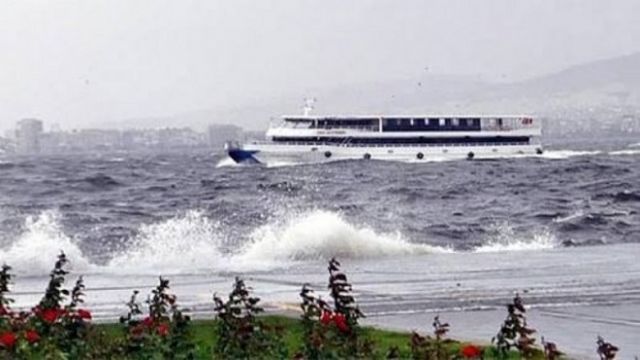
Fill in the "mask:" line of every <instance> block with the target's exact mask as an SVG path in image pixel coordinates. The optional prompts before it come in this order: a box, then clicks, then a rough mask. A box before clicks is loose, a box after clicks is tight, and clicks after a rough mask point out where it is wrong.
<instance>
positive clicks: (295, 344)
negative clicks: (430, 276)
mask: <svg viewBox="0 0 640 360" xmlns="http://www.w3.org/2000/svg"><path fill="white" fill-rule="evenodd" d="M262 319H263V320H264V322H265V323H266V324H267V325H270V326H282V327H283V328H285V329H286V331H285V334H284V339H283V340H284V343H285V344H286V346H287V348H288V350H289V356H290V357H293V355H294V354H296V353H297V352H298V351H299V350H300V348H301V345H302V325H301V322H300V321H299V320H298V319H296V318H291V317H285V316H273V315H271V316H264V317H262ZM215 327H216V321H215V320H194V321H192V322H191V325H190V329H191V330H190V331H191V336H192V339H193V341H194V343H195V344H196V345H197V348H198V359H212V355H211V354H212V349H213V346H214V344H215V335H214V334H215ZM97 328H98V330H99V331H100V332H103V333H104V334H106V335H107V336H108V337H122V336H123V334H124V332H123V330H122V325H120V324H114V323H108V324H98V325H97ZM363 332H364V334H365V335H366V336H367V337H368V338H369V339H371V340H372V341H373V343H374V344H375V349H377V353H378V354H377V355H378V356H377V357H379V358H380V359H384V358H385V355H386V353H387V351H388V349H389V348H391V347H394V346H395V347H398V348H399V350H400V356H401V358H403V359H405V358H410V357H411V349H410V344H411V333H406V332H398V331H390V330H382V329H377V328H373V327H364V328H363ZM422 335H424V334H422ZM463 345H465V343H461V342H459V341H454V340H446V342H445V347H446V349H447V353H449V354H458V353H459V349H460V348H461V347H462V346H463ZM257 358H259V356H257ZM485 359H492V357H490V356H489V357H487V356H485ZM509 359H520V356H519V355H518V353H516V352H512V353H510V354H509ZM533 359H536V360H537V359H544V356H543V354H542V352H541V351H538V352H537V353H536V354H535V356H534V358H533Z"/></svg>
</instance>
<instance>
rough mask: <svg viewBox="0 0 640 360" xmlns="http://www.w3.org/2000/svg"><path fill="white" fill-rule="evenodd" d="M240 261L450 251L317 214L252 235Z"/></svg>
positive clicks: (267, 226)
mask: <svg viewBox="0 0 640 360" xmlns="http://www.w3.org/2000/svg"><path fill="white" fill-rule="evenodd" d="M251 239H252V241H250V242H249V243H247V244H246V245H245V246H243V248H242V250H241V251H240V253H239V255H238V257H239V258H240V259H245V260H248V261H260V260H261V259H271V260H307V259H329V258H331V257H339V258H376V257H384V256H399V255H414V254H428V253H445V252H451V250H450V249H448V248H443V247H437V246H431V245H426V244H414V243H411V242H409V241H407V240H406V239H404V238H403V236H402V234H400V233H394V234H381V233H377V232H376V231H375V230H373V229H371V228H369V227H366V226H356V225H353V224H351V223H349V222H348V221H346V220H345V219H344V218H343V217H342V216H341V215H339V214H337V213H334V212H329V211H323V210H315V211H312V212H309V213H306V214H302V215H301V216H297V217H294V218H292V219H291V220H289V221H287V222H285V223H284V224H267V225H264V226H262V227H259V228H258V229H256V230H255V231H253V233H252V234H251Z"/></svg>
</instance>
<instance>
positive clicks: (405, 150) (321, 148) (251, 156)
mask: <svg viewBox="0 0 640 360" xmlns="http://www.w3.org/2000/svg"><path fill="white" fill-rule="evenodd" d="M234 151H235V152H236V153H233V152H234ZM228 152H229V155H230V156H231V157H232V158H233V159H234V160H235V161H236V162H238V163H243V162H244V163H259V164H264V165H278V164H298V163H321V162H329V161H339V160H355V159H364V160H368V159H370V160H389V161H403V162H429V161H442V160H455V159H492V158H501V157H513V156H535V155H538V154H540V153H541V152H542V149H541V147H540V145H534V144H517V145H516V144H514V145H503V144H501V145H495V146H491V145H478V146H469V145H466V146H455V145H451V146H444V145H441V146H419V145H414V146H409V145H407V146H352V145H350V146H344V145H287V144H268V143H265V144H247V145H245V146H243V147H242V148H236V149H228ZM238 152H239V153H238ZM238 155H240V157H239V156H238Z"/></svg>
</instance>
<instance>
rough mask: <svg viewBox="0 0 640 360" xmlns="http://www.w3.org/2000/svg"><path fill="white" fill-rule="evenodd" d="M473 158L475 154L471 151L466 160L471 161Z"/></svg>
mask: <svg viewBox="0 0 640 360" xmlns="http://www.w3.org/2000/svg"><path fill="white" fill-rule="evenodd" d="M475 156H476V154H474V153H473V151H469V153H468V154H467V160H472V159H473V158H474V157H475Z"/></svg>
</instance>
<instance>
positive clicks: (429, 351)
mask: <svg viewBox="0 0 640 360" xmlns="http://www.w3.org/2000/svg"><path fill="white" fill-rule="evenodd" d="M431 325H432V326H433V334H434V338H431V337H429V336H421V335H420V334H418V333H417V332H415V331H414V332H413V334H412V336H411V344H410V346H411V357H412V358H413V359H438V360H439V359H448V358H450V357H451V356H450V355H451V354H449V352H448V350H447V348H446V346H445V345H446V343H447V342H448V340H447V339H446V338H445V336H446V335H447V333H448V332H449V324H448V323H442V322H441V321H440V316H436V317H434V318H433V323H432V324H431ZM470 351H471V349H470V348H469V349H467V354H466V355H468V353H469V352H470ZM461 355H462V356H463V357H466V356H465V354H464V353H463V354H461Z"/></svg>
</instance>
